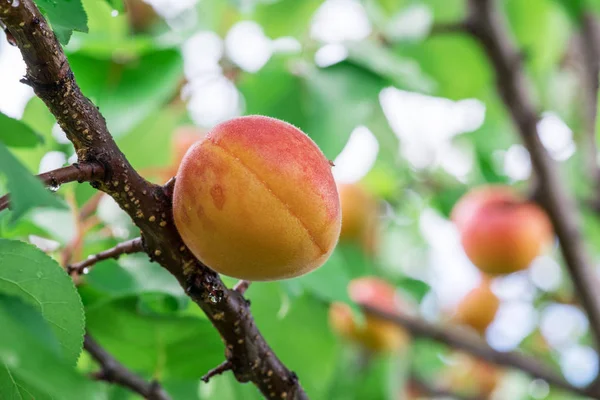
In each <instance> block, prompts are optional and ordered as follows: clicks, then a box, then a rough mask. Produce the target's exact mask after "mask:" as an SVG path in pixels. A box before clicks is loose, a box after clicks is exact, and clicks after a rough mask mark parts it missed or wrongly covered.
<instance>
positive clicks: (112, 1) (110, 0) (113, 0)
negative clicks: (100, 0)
mask: <svg viewBox="0 0 600 400" xmlns="http://www.w3.org/2000/svg"><path fill="white" fill-rule="evenodd" d="M104 1H106V3H107V4H108V5H109V6H111V8H112V9H113V10H117V11H119V12H121V11H123V10H124V9H125V4H123V0H104Z"/></svg>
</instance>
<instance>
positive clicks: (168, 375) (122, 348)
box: [86, 297, 224, 380]
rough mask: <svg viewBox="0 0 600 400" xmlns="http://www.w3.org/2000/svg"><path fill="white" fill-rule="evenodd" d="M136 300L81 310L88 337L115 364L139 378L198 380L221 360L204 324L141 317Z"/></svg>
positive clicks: (221, 350)
mask: <svg viewBox="0 0 600 400" xmlns="http://www.w3.org/2000/svg"><path fill="white" fill-rule="evenodd" d="M139 304H140V303H139V299H138V298H137V297H127V298H121V299H118V300H115V301H110V302H103V303H97V304H96V305H93V306H91V307H88V308H87V309H86V311H87V312H86V316H87V327H88V330H89V332H90V333H91V334H92V335H93V336H94V337H95V338H96V340H98V342H100V344H101V345H102V346H103V347H104V348H106V350H107V351H109V352H110V353H112V354H118V356H119V361H121V362H122V363H124V364H125V365H126V366H127V367H129V368H131V369H133V370H135V371H138V372H139V373H141V374H142V375H144V376H148V377H149V376H152V377H155V378H157V379H159V380H163V379H165V380H166V379H199V378H200V377H201V376H202V375H203V374H205V373H206V372H207V371H208V370H209V369H211V368H213V367H214V366H215V365H218V364H219V363H221V362H222V361H223V357H224V348H223V343H222V341H221V339H220V337H219V335H218V334H217V331H216V330H215V329H214V327H213V326H212V325H211V323H210V322H209V321H208V320H206V319H200V318H196V317H189V316H184V315H177V314H172V313H170V314H167V315H161V314H157V313H150V314H149V313H145V312H144V311H143V310H141V309H140V307H139Z"/></svg>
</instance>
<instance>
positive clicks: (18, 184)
mask: <svg viewBox="0 0 600 400" xmlns="http://www.w3.org/2000/svg"><path fill="white" fill-rule="evenodd" d="M0 173H3V174H4V175H5V177H6V179H7V181H8V182H7V187H8V190H9V192H10V207H11V210H12V221H16V220H17V219H18V218H20V217H21V216H22V215H23V214H25V213H26V212H27V211H28V210H30V209H32V208H35V207H53V208H66V207H65V205H64V203H62V202H61V201H59V199H58V198H57V197H56V196H53V195H52V194H51V193H50V191H48V190H46V189H45V188H44V186H43V185H42V183H41V182H40V181H39V180H38V179H37V178H36V177H35V176H33V175H32V174H31V173H29V171H27V169H26V168H25V167H24V166H23V165H22V164H21V163H20V162H19V161H18V160H17V159H16V157H15V156H13V155H12V154H11V152H10V151H9V150H8V149H7V148H6V147H4V144H2V143H0Z"/></svg>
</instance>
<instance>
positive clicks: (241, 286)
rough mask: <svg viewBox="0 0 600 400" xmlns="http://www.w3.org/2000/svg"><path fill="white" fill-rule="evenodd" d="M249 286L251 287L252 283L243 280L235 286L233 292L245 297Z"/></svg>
mask: <svg viewBox="0 0 600 400" xmlns="http://www.w3.org/2000/svg"><path fill="white" fill-rule="evenodd" d="M249 286H250V281H245V280H241V281H239V282H238V283H236V284H235V286H234V287H233V290H235V291H236V292H238V293H239V294H241V295H243V294H244V293H246V290H248V287H249Z"/></svg>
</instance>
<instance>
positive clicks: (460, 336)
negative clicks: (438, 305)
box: [364, 307, 600, 399]
mask: <svg viewBox="0 0 600 400" xmlns="http://www.w3.org/2000/svg"><path fill="white" fill-rule="evenodd" d="M364 309H365V311H367V312H369V313H371V314H374V315H377V316H379V317H382V318H384V319H386V320H389V321H392V322H394V323H395V324H398V325H399V326H402V327H403V328H405V329H406V330H407V331H409V332H410V333H411V334H412V335H414V336H417V337H421V338H427V339H432V340H435V341H438V342H441V343H444V344H446V345H448V346H450V347H452V348H455V349H459V350H463V351H464V352H466V353H469V354H471V355H473V356H476V357H478V358H480V359H482V360H486V361H489V362H490V363H492V364H496V365H501V366H505V367H511V368H516V369H519V370H521V371H523V372H526V373H528V374H529V375H531V376H532V377H534V378H538V379H543V380H544V381H546V382H548V383H549V384H550V385H553V386H555V387H557V388H560V389H564V390H567V391H570V392H573V393H577V394H580V395H583V396H588V397H592V398H595V399H600V391H598V390H596V389H595V388H589V389H588V388H579V387H576V386H574V385H571V384H570V383H569V382H567V381H566V380H565V379H564V378H563V377H562V376H560V375H559V374H557V373H556V372H554V371H553V370H551V369H550V368H548V367H547V366H545V365H543V364H540V363H538V362H537V361H536V360H535V359H533V358H530V357H527V356H525V355H523V354H521V353H517V352H500V351H497V350H494V349H493V348H491V347H490V346H489V345H488V344H487V343H485V341H483V340H482V339H480V338H479V337H477V336H475V335H470V334H467V333H466V332H463V331H462V330H458V329H456V328H452V327H444V328H440V327H437V326H435V325H432V324H430V323H428V322H425V321H422V320H419V319H416V318H413V317H408V316H398V315H392V314H387V313H385V312H382V311H381V310H378V309H376V308H371V307H364Z"/></svg>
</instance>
